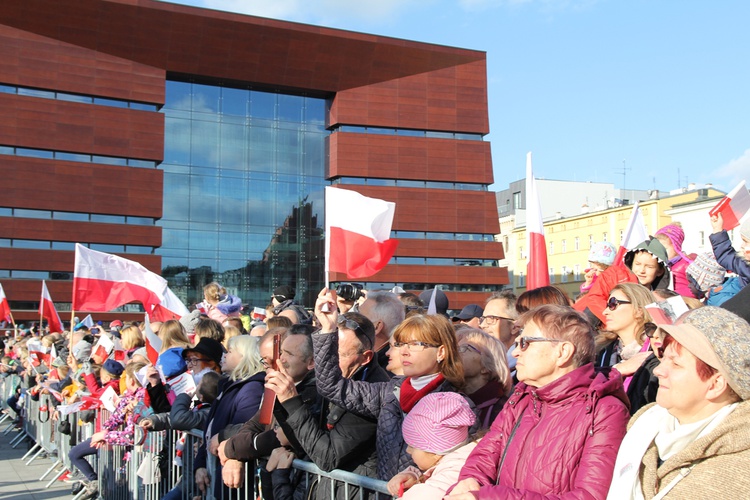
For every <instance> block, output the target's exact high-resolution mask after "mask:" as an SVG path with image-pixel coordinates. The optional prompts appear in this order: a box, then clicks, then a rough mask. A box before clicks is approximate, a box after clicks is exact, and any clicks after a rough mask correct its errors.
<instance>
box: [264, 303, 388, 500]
mask: <svg viewBox="0 0 750 500" xmlns="http://www.w3.org/2000/svg"><path fill="white" fill-rule="evenodd" d="M336 342H337V344H338V353H339V367H340V368H341V373H342V375H343V376H344V378H348V379H353V380H364V381H367V382H385V381H387V380H388V379H389V376H388V373H387V372H386V371H385V370H384V369H383V368H382V367H380V366H379V365H378V363H377V359H376V358H375V353H374V351H373V345H374V343H375V327H374V326H373V324H372V322H371V321H370V320H368V319H367V318H366V317H365V316H363V315H362V314H359V313H354V312H348V313H346V314H343V315H341V316H339V324H338V338H337V340H336ZM266 384H267V385H268V386H269V387H271V388H272V389H273V390H274V392H276V396H277V399H278V401H279V402H280V403H281V404H282V406H283V408H284V409H285V410H286V413H287V415H286V421H285V424H286V426H285V428H286V427H289V428H291V429H292V431H293V432H294V436H295V438H296V440H297V442H298V443H299V444H300V445H301V446H302V449H303V450H304V452H305V454H306V455H307V456H308V458H309V459H310V460H311V461H312V462H314V463H315V465H317V466H318V467H319V468H320V469H322V470H325V471H330V470H333V469H343V470H346V471H350V472H354V473H355V474H360V475H363V476H370V477H376V476H377V473H376V466H377V454H376V451H375V434H376V432H377V422H376V421H375V420H373V419H370V418H364V417H360V416H359V415H355V414H354V413H350V412H347V411H346V410H344V409H343V408H341V407H339V406H336V405H334V404H332V403H329V404H328V415H327V419H326V425H324V426H321V425H320V424H319V422H318V420H317V419H316V418H315V416H314V415H313V414H312V413H311V412H310V410H309V409H308V408H307V407H306V406H305V404H304V402H303V400H302V398H301V397H300V396H298V395H297V391H296V390H295V386H294V381H293V380H292V378H291V377H289V376H288V375H287V374H286V373H284V372H283V371H271V372H269V374H268V376H267V378H266ZM316 487H317V490H316V495H315V497H312V496H311V497H310V498H318V499H320V500H324V499H328V498H330V491H331V485H330V483H329V482H328V480H327V479H322V480H321V482H320V484H317V485H316ZM358 495H359V490H358V488H354V487H350V488H349V496H348V498H358ZM335 498H337V499H345V498H347V496H346V493H345V491H344V488H343V487H342V488H337V490H336V497H335Z"/></svg>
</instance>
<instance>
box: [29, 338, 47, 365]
mask: <svg viewBox="0 0 750 500" xmlns="http://www.w3.org/2000/svg"><path fill="white" fill-rule="evenodd" d="M26 349H27V350H28V351H29V359H31V364H33V365H34V366H39V365H41V364H42V363H44V364H47V361H48V360H49V348H48V347H44V346H43V345H42V342H41V341H40V340H29V341H28V342H27V343H26Z"/></svg>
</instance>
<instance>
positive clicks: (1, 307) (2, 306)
mask: <svg viewBox="0 0 750 500" xmlns="http://www.w3.org/2000/svg"><path fill="white" fill-rule="evenodd" d="M10 320H11V314H10V304H9V303H8V297H6V296H5V292H4V291H3V285H0V321H10Z"/></svg>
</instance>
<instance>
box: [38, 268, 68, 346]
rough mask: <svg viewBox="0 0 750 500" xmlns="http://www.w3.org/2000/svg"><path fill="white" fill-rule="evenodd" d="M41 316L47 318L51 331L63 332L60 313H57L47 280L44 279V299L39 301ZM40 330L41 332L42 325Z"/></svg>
mask: <svg viewBox="0 0 750 500" xmlns="http://www.w3.org/2000/svg"><path fill="white" fill-rule="evenodd" d="M39 316H41V317H42V318H44V319H46V320H47V324H48V325H49V331H50V333H56V332H60V333H62V331H63V325H62V321H61V320H60V315H59V314H57V309H56V308H55V303H54V302H52V297H50V295H49V290H47V283H46V282H45V281H42V300H40V301H39ZM39 330H40V332H41V330H42V328H41V325H40V328H39Z"/></svg>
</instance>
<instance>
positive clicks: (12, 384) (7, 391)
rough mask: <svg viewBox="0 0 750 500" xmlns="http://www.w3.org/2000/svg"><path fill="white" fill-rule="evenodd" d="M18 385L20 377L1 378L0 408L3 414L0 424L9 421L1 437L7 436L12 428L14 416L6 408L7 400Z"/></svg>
mask: <svg viewBox="0 0 750 500" xmlns="http://www.w3.org/2000/svg"><path fill="white" fill-rule="evenodd" d="M20 383H21V377H19V376H18V375H15V374H13V375H8V376H6V377H5V378H3V385H2V388H0V399H1V400H0V408H2V410H3V411H4V412H5V413H4V414H3V416H2V418H0V424H2V423H4V422H5V421H7V420H10V421H9V422H8V424H7V427H6V428H5V429H4V430H3V435H6V434H8V433H9V432H10V431H11V430H13V427H14V423H13V420H14V418H13V415H14V414H15V411H14V410H13V409H11V408H10V406H8V399H10V397H11V396H13V395H14V394H15V392H16V387H18V385H19V384H20Z"/></svg>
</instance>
